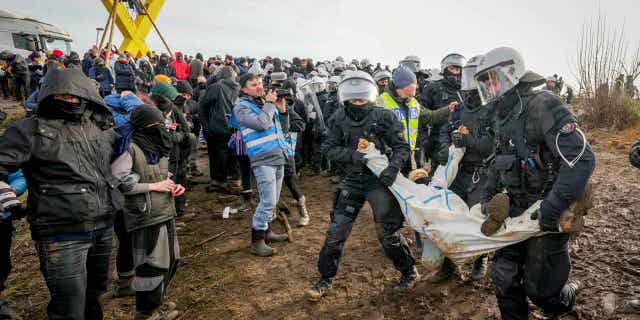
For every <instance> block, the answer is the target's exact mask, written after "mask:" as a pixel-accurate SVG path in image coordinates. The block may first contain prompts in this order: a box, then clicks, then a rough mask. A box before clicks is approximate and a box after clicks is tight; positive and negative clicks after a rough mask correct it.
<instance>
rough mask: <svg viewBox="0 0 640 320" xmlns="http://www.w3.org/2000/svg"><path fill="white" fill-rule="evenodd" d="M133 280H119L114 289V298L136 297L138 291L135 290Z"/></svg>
mask: <svg viewBox="0 0 640 320" xmlns="http://www.w3.org/2000/svg"><path fill="white" fill-rule="evenodd" d="M133 279H134V277H131V278H123V279H118V282H117V283H116V286H115V287H114V288H113V297H114V298H122V297H132V296H135V295H136V290H134V289H133Z"/></svg>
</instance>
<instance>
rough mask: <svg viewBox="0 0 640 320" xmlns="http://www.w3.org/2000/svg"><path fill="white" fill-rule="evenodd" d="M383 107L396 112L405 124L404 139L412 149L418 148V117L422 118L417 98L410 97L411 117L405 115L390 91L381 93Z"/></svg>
mask: <svg viewBox="0 0 640 320" xmlns="http://www.w3.org/2000/svg"><path fill="white" fill-rule="evenodd" d="M380 99H381V100H382V104H383V105H384V106H383V107H384V108H386V109H389V110H391V111H393V113H395V114H396V116H397V117H398V119H400V122H402V125H403V126H404V139H405V140H406V141H407V142H408V143H409V145H410V146H411V150H412V151H413V150H415V149H416V144H417V141H418V119H419V118H420V109H421V108H422V107H421V106H420V103H419V102H418V100H416V99H415V98H410V99H409V105H408V107H409V119H407V118H406V117H405V114H404V112H403V111H402V108H400V106H399V105H398V104H397V103H396V101H395V100H394V99H393V97H391V95H390V94H389V93H388V92H383V93H382V94H381V95H380Z"/></svg>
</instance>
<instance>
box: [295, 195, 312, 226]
mask: <svg viewBox="0 0 640 320" xmlns="http://www.w3.org/2000/svg"><path fill="white" fill-rule="evenodd" d="M297 205H298V214H300V220H298V227H304V226H306V225H309V210H307V197H305V196H302V197H300V200H298V203H297Z"/></svg>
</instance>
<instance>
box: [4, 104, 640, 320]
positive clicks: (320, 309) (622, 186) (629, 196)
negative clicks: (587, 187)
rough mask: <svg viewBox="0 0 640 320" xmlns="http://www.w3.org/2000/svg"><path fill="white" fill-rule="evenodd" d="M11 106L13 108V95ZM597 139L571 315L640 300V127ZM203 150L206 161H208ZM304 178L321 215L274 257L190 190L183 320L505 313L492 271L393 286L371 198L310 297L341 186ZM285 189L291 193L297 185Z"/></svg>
mask: <svg viewBox="0 0 640 320" xmlns="http://www.w3.org/2000/svg"><path fill="white" fill-rule="evenodd" d="M3 105H4V106H5V109H6V101H5V103H4V104H3ZM589 136H590V140H591V141H592V143H593V145H594V149H595V150H596V153H597V157H598V164H597V168H596V173H595V175H594V177H593V181H594V182H595V185H596V193H595V194H596V195H595V208H594V209H592V210H591V212H590V214H589V215H588V216H587V218H586V225H587V226H586V230H585V232H583V233H582V234H580V235H579V236H578V237H577V239H575V240H574V241H573V242H571V256H572V259H573V260H572V262H573V271H572V274H573V277H574V278H577V279H579V280H581V281H582V283H583V284H584V287H585V288H584V290H583V291H582V292H581V294H580V296H579V306H578V308H577V311H576V312H575V313H574V314H572V315H569V316H566V317H563V319H606V318H607V317H606V316H605V314H604V310H603V299H604V297H605V296H608V298H607V299H611V297H615V301H616V302H617V303H616V305H618V306H622V305H623V304H624V303H625V302H626V301H629V300H632V299H640V223H639V222H638V220H639V219H640V186H639V183H640V170H636V169H634V168H632V167H631V166H630V165H629V164H628V158H627V152H628V147H629V144H630V143H631V141H632V140H633V139H636V138H637V137H640V128H635V129H631V130H627V131H624V132H620V133H617V134H614V133H609V132H604V131H592V132H591V133H590V134H589ZM200 152H201V154H200V161H201V163H200V164H201V168H203V169H206V167H205V166H206V161H205V159H204V153H203V151H200ZM203 171H207V170H203ZM301 181H302V189H303V190H304V193H305V194H307V196H308V199H309V201H308V203H309V209H310V211H311V217H312V224H311V225H310V226H308V227H306V228H303V229H295V230H294V235H295V241H294V242H293V243H285V244H275V245H274V247H276V248H277V250H278V251H279V253H278V254H277V255H276V256H274V257H272V258H256V257H254V256H252V255H251V254H250V253H249V238H250V231H249V230H250V229H249V228H250V215H248V214H245V215H241V214H238V215H235V216H234V215H232V217H231V218H230V219H222V216H221V213H222V210H223V208H224V207H225V206H233V207H238V206H239V205H240V204H241V202H242V200H241V199H240V198H239V197H236V196H228V195H223V194H218V193H206V192H205V191H204V185H195V186H194V187H193V188H192V189H191V190H190V192H189V198H190V202H189V212H190V213H194V214H195V217H194V218H191V219H179V222H183V223H184V227H183V228H181V230H180V231H179V233H178V234H179V240H180V244H181V248H182V249H181V254H182V266H181V268H180V270H179V271H178V274H177V277H176V279H175V280H174V282H173V284H172V287H171V288H170V289H169V292H168V299H169V300H171V301H175V302H176V303H177V304H178V308H179V309H180V310H182V316H181V319H372V320H373V319H376V320H378V319H499V318H500V316H499V312H498V309H497V306H496V301H495V298H494V296H493V289H492V286H491V281H490V280H489V279H488V278H487V279H485V280H484V281H482V282H480V283H472V282H468V281H466V280H462V279H460V278H457V279H454V280H451V281H449V282H448V283H445V284H442V285H432V284H430V283H429V282H427V281H423V282H421V283H420V284H419V285H418V287H417V288H416V289H415V290H414V291H413V292H411V293H407V294H401V295H397V294H395V293H393V292H392V290H391V286H392V285H393V284H394V283H395V282H396V281H397V278H398V276H399V275H398V273H397V272H396V271H395V270H394V268H393V266H392V265H391V263H390V262H389V261H388V260H386V258H385V257H384V255H383V252H382V250H381V247H380V245H379V243H378V240H377V237H376V232H375V229H374V225H373V219H372V216H371V212H370V211H369V209H368V208H367V207H365V209H363V212H361V213H360V216H359V218H358V221H357V222H356V224H355V226H354V228H353V232H352V235H351V237H350V239H349V241H348V242H347V244H346V247H345V256H344V259H343V263H342V266H341V270H340V272H339V275H338V276H337V278H336V279H335V282H334V289H333V291H331V293H330V294H329V295H328V296H327V297H326V298H324V299H323V300H322V301H321V302H319V303H309V302H307V301H306V300H305V299H304V296H303V293H304V290H306V289H307V288H308V287H309V286H310V285H311V284H312V282H313V281H314V280H315V279H316V276H317V271H316V260H317V256H318V252H319V250H320V247H321V246H322V242H323V240H324V233H325V230H326V227H327V224H328V221H329V213H328V212H329V209H330V206H331V198H332V190H334V188H335V185H332V184H331V183H330V181H329V179H328V178H325V177H318V176H314V177H311V176H303V177H302V178H301ZM283 194H284V196H285V197H287V198H288V199H290V198H289V193H288V191H284V192H283ZM16 225H17V231H16V234H15V241H14V243H13V261H14V271H13V273H12V275H11V277H10V278H9V281H8V289H7V290H6V292H5V294H6V295H7V296H8V297H9V299H10V300H11V301H12V304H13V306H14V308H15V309H17V311H18V313H19V314H20V315H22V316H23V318H24V319H43V318H45V311H46V305H47V302H48V291H47V288H46V286H45V284H44V282H43V279H42V276H41V274H40V272H39V270H38V260H37V257H36V254H35V250H34V244H33V242H32V241H31V239H30V235H29V232H28V227H27V226H26V224H25V223H17V224H16ZM221 232H224V234H222V235H221V236H220V237H218V238H216V239H215V240H212V241H210V242H207V243H205V244H203V245H197V244H198V243H199V242H201V241H203V240H205V239H207V238H209V237H212V236H214V235H219V234H220V233H221ZM115 245H116V244H115V243H114V246H115ZM463 270H466V268H463ZM423 273H424V272H423ZM463 273H464V272H463ZM133 304H134V301H133V299H131V298H125V299H113V298H111V297H106V298H105V310H106V318H107V319H130V318H131V311H132V308H133ZM623 312H624V310H623V309H622V308H621V307H618V310H617V311H616V312H615V314H614V315H613V316H612V317H611V319H634V320H637V319H640V314H630V313H628V314H623ZM533 318H536V319H537V318H539V317H538V316H534V317H533Z"/></svg>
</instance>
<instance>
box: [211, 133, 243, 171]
mask: <svg viewBox="0 0 640 320" xmlns="http://www.w3.org/2000/svg"><path fill="white" fill-rule="evenodd" d="M204 138H205V140H207V150H208V153H209V174H210V176H211V180H215V181H218V182H227V177H229V176H230V177H231V179H232V180H237V179H238V177H239V174H238V169H237V167H238V166H237V164H236V161H235V155H234V154H233V151H232V150H231V149H229V146H228V145H227V143H228V142H229V138H231V134H214V133H208V132H205V135H204Z"/></svg>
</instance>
